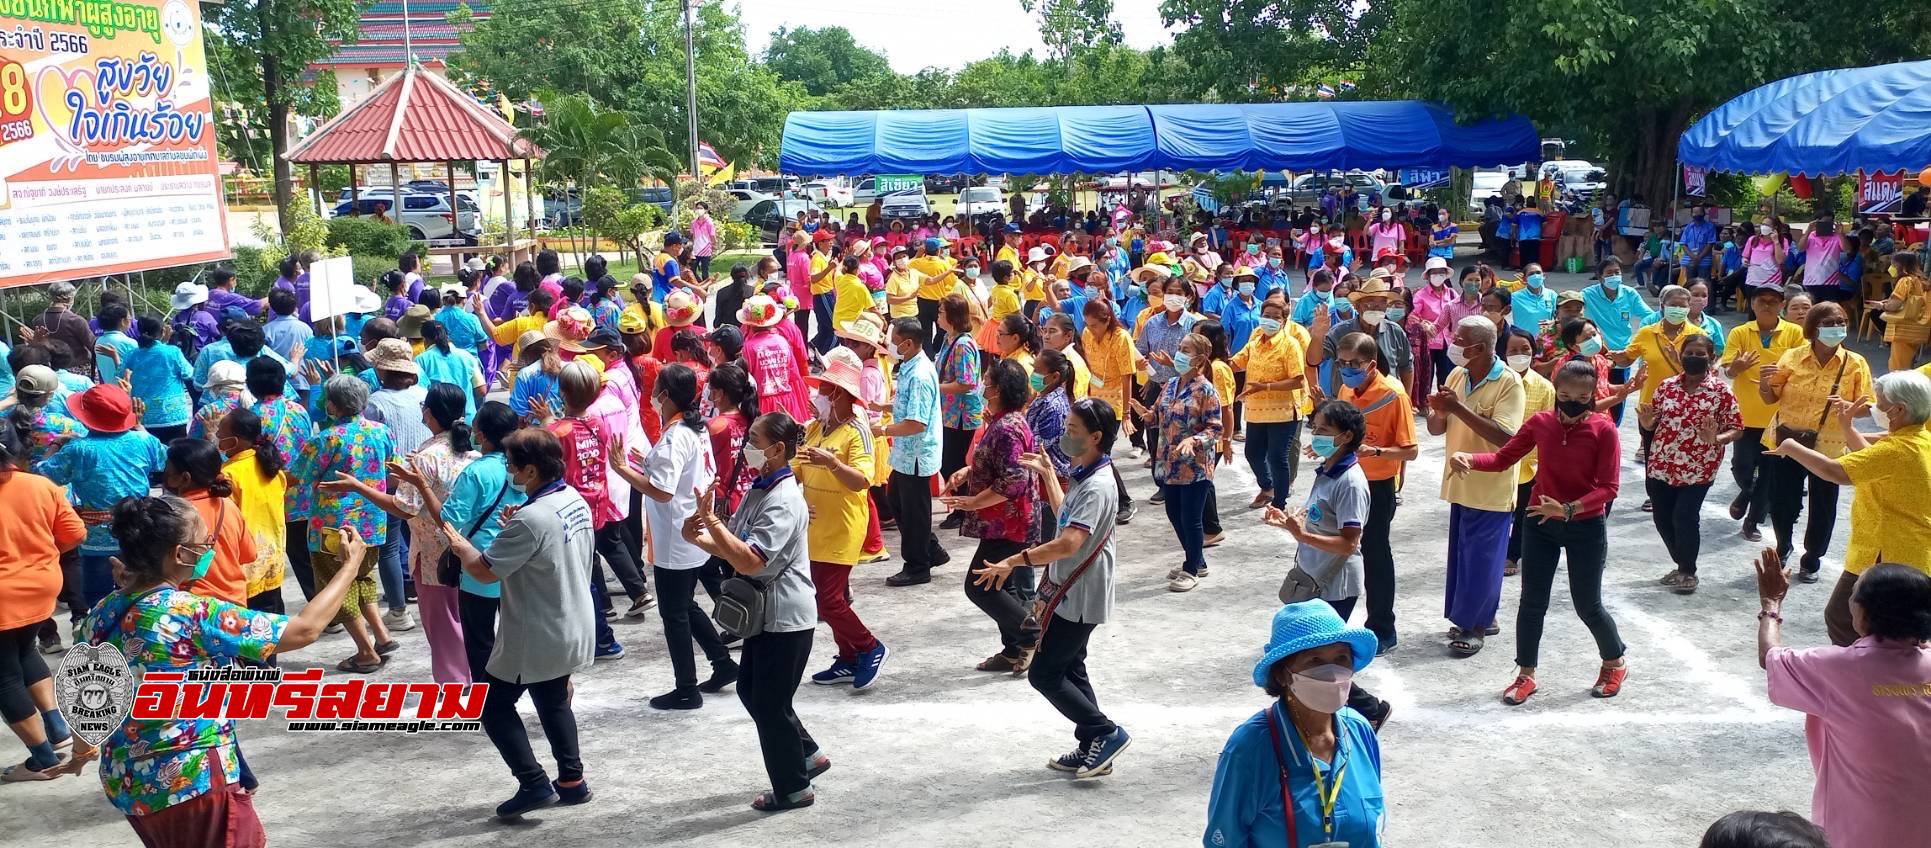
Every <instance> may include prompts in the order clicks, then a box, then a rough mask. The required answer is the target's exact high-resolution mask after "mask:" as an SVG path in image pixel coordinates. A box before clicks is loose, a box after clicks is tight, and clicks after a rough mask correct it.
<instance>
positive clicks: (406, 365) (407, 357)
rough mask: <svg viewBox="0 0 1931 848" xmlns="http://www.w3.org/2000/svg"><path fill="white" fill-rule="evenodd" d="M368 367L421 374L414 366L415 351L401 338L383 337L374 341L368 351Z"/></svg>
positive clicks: (419, 369) (420, 370)
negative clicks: (373, 344) (373, 345)
mask: <svg viewBox="0 0 1931 848" xmlns="http://www.w3.org/2000/svg"><path fill="white" fill-rule="evenodd" d="M367 358H368V360H369V367H370V368H374V369H375V370H377V371H395V372H397V373H400V374H421V373H422V369H421V368H418V367H417V366H416V357H415V351H413V350H411V349H410V348H409V343H408V342H406V341H403V340H402V339H383V340H382V341H379V342H376V343H375V347H373V348H371V349H370V350H369V353H368V357H367Z"/></svg>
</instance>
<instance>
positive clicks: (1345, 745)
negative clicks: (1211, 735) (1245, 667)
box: [1201, 702, 1388, 848]
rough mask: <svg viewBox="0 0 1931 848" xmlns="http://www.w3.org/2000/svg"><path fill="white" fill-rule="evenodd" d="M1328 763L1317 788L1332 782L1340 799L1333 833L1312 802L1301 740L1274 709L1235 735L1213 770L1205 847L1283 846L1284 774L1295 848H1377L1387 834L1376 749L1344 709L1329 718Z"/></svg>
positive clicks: (1310, 772) (1364, 727) (1309, 766)
mask: <svg viewBox="0 0 1931 848" xmlns="http://www.w3.org/2000/svg"><path fill="white" fill-rule="evenodd" d="M1270 722H1272V723H1273V724H1274V727H1275V730H1277V731H1279V736H1280V740H1281V748H1280V753H1279V754H1278V755H1277V754H1276V753H1275V748H1274V738H1275V734H1274V732H1272V731H1269V730H1268V724H1269V723H1270ZM1334 723H1335V746H1334V762H1332V763H1326V764H1323V767H1322V768H1321V778H1322V781H1323V783H1322V786H1323V787H1324V788H1329V789H1331V787H1332V786H1333V784H1331V783H1328V782H1327V781H1328V780H1330V779H1332V778H1333V777H1334V776H1336V775H1338V776H1339V777H1340V780H1341V792H1340V795H1339V797H1338V798H1337V799H1336V800H1335V804H1334V833H1333V835H1332V836H1330V835H1328V834H1327V833H1326V832H1325V831H1324V829H1323V827H1322V815H1321V803H1320V802H1319V801H1318V800H1316V799H1315V786H1314V760H1313V758H1312V757H1311V756H1309V754H1308V750H1307V745H1306V744H1304V743H1303V742H1302V741H1301V734H1300V733H1299V732H1297V731H1296V730H1295V729H1294V725H1293V724H1292V723H1290V722H1288V721H1287V718H1286V715H1285V709H1284V708H1283V707H1281V706H1279V702H1276V703H1275V704H1274V705H1272V706H1269V707H1268V708H1267V709H1265V710H1262V711H1260V712H1259V713H1256V714H1255V715H1254V716H1253V717H1252V718H1249V719H1248V720H1246V721H1244V722H1242V723H1241V725H1240V726H1239V727H1237V728H1234V733H1233V735H1232V736H1230V737H1228V738H1227V746H1226V747H1225V748H1223V749H1221V752H1220V764H1219V765H1218V766H1217V767H1215V769H1214V785H1213V794H1212V795H1210V796H1209V797H1208V800H1207V830H1206V833H1205V834H1204V835H1203V836H1202V838H1201V844H1202V845H1203V846H1205V848H1248V846H1254V848H1278V846H1283V845H1288V844H1290V843H1289V842H1288V838H1287V817H1286V811H1285V809H1284V808H1283V806H1282V802H1281V778H1282V772H1283V771H1285V772H1286V778H1287V789H1288V791H1287V794H1288V795H1289V796H1290V797H1291V798H1292V799H1293V802H1294V835H1295V839H1294V841H1293V843H1292V845H1293V846H1295V848H1305V846H1309V845H1315V844H1319V843H1321V842H1329V841H1332V842H1345V843H1347V845H1348V848H1380V846H1381V844H1382V841H1381V837H1382V833H1383V831H1384V830H1386V827H1387V818H1388V807H1387V801H1386V799H1385V798H1384V797H1383V796H1382V793H1381V745H1380V743H1379V742H1378V741H1377V740H1376V739H1375V734H1374V728H1373V727H1371V726H1370V725H1369V724H1368V720H1367V719H1365V718H1362V717H1361V714H1360V713H1357V712H1355V711H1354V710H1353V709H1350V708H1348V707H1342V708H1341V711H1340V712H1338V713H1335V715H1334Z"/></svg>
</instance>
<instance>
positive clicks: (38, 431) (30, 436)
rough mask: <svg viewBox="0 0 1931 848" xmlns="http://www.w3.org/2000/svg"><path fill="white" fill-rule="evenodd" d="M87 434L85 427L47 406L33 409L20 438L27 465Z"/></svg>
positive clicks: (50, 454)
mask: <svg viewBox="0 0 1931 848" xmlns="http://www.w3.org/2000/svg"><path fill="white" fill-rule="evenodd" d="M86 435H87V428H86V427H83V426H81V423H80V422H79V421H75V420H74V419H72V418H69V417H67V416H65V415H62V414H60V413H59V412H56V411H53V410H52V409H50V408H49V407H44V406H43V407H41V408H39V409H36V410H34V413H33V417H32V418H31V419H30V420H29V421H28V423H27V426H26V427H23V428H21V431H20V438H21V440H22V441H25V442H26V443H27V465H29V466H32V465H33V464H34V463H36V462H39V461H41V460H43V459H46V458H47V457H50V456H53V455H54V452H55V451H57V450H60V446H61V445H64V444H67V443H68V442H70V441H73V440H74V439H78V438H82V437H84V436H86Z"/></svg>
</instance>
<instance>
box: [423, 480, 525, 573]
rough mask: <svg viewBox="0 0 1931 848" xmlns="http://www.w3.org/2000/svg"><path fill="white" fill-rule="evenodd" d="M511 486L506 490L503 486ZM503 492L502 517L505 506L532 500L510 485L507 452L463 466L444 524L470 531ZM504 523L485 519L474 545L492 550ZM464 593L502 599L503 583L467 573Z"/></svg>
mask: <svg viewBox="0 0 1931 848" xmlns="http://www.w3.org/2000/svg"><path fill="white" fill-rule="evenodd" d="M504 486H508V487H509V488H508V489H507V490H505V489H504V488H503V487H504ZM498 492H501V493H502V495H503V500H502V502H501V503H497V504H496V511H497V512H498V513H499V514H500V513H501V512H502V509H503V507H506V506H520V505H522V503H523V501H524V500H526V499H527V498H528V496H527V495H526V494H524V492H523V489H522V488H521V487H519V486H517V485H516V484H515V483H511V482H510V467H509V463H508V462H507V461H505V460H504V458H503V453H502V452H501V451H498V452H496V453H486V454H483V455H482V456H481V457H478V458H477V460H476V461H475V462H472V463H470V464H468V465H465V466H463V470H462V472H461V473H458V474H457V475H456V480H455V482H453V483H450V484H449V497H447V498H444V499H443V521H445V522H448V523H449V524H451V525H453V526H454V527H455V528H456V529H457V530H458V531H468V530H469V525H471V524H475V523H476V518H477V515H478V514H479V513H481V512H482V511H483V510H485V509H489V505H490V504H491V503H493V502H495V501H496V495H497V493H498ZM502 530H503V526H502V523H501V522H499V521H497V520H496V518H495V517H494V516H492V517H490V518H486V519H483V521H482V523H481V524H480V525H479V526H478V527H477V528H476V532H475V533H474V534H472V535H471V536H470V537H469V541H470V544H473V545H475V546H476V549H477V550H479V551H486V550H489V546H490V543H491V542H494V541H496V534H497V533H500V532H502ZM461 588H462V590H463V591H465V592H468V593H470V594H472V595H476V596H478V597H483V598H499V597H502V595H503V584H501V583H484V582H482V581H479V580H477V579H476V578H474V577H471V576H469V573H468V572H464V573H463V576H462V581H461Z"/></svg>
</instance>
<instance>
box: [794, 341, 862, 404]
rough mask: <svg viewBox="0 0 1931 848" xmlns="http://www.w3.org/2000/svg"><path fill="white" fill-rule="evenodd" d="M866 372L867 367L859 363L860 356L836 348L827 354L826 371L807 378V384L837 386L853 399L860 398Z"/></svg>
mask: <svg viewBox="0 0 1931 848" xmlns="http://www.w3.org/2000/svg"><path fill="white" fill-rule="evenodd" d="M864 371H865V365H864V363H862V362H859V361H858V354H856V353H853V352H851V351H850V350H847V349H845V348H842V347H835V348H832V349H831V352H830V353H827V354H825V370H823V371H821V372H819V373H818V374H816V375H813V376H810V377H806V378H805V382H806V383H808V384H810V385H813V386H837V387H838V388H841V389H844V390H845V391H846V392H847V393H849V394H850V395H851V396H852V397H858V396H859V383H860V382H861V380H862V379H863V374H864Z"/></svg>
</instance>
